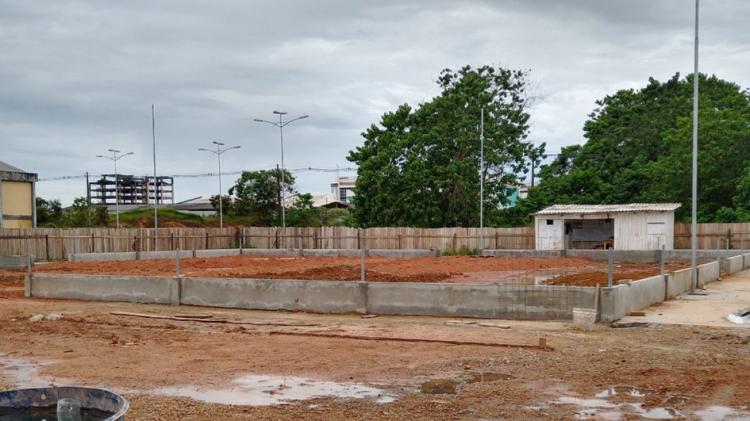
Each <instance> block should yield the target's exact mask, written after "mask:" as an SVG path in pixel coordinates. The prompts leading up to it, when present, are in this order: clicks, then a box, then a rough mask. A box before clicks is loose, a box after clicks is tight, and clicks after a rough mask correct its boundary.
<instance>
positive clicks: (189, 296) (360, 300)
mask: <svg viewBox="0 0 750 421" xmlns="http://www.w3.org/2000/svg"><path fill="white" fill-rule="evenodd" d="M364 298H365V297H364V294H363V293H362V286H361V284H360V283H359V282H337V281H286V280H265V279H227V278H214V279H205V278H201V279H198V278H183V279H182V299H181V303H182V304H189V305H199V306H208V307H229V308H244V309H253V310H289V311H311V312H318V313H364V312H365V299H364Z"/></svg>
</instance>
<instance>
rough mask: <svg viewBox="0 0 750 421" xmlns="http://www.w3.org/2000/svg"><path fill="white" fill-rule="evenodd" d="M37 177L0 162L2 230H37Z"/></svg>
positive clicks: (0, 222) (0, 225)
mask: <svg viewBox="0 0 750 421" xmlns="http://www.w3.org/2000/svg"><path fill="white" fill-rule="evenodd" d="M36 181H37V175H36V174H34V173H28V172H26V171H23V170H20V169H18V168H16V167H14V166H12V165H9V164H6V163H5V162H2V161H0V228H36Z"/></svg>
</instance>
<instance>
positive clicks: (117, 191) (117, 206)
mask: <svg viewBox="0 0 750 421" xmlns="http://www.w3.org/2000/svg"><path fill="white" fill-rule="evenodd" d="M112 156H113V158H112V161H114V162H115V225H116V226H117V228H118V229H119V228H120V176H119V175H117V152H116V151H113V152H112Z"/></svg>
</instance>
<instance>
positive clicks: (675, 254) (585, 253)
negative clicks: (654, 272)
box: [482, 249, 750, 263]
mask: <svg viewBox="0 0 750 421" xmlns="http://www.w3.org/2000/svg"><path fill="white" fill-rule="evenodd" d="M613 253H614V259H615V261H616V262H634V263H658V262H659V261H660V258H659V256H660V253H661V251H660V250H614V251H613ZM740 254H741V252H740V250H697V251H696V256H697V258H698V260H713V259H716V258H719V257H720V258H729V257H732V256H738V255H740ZM482 255H483V256H496V257H565V256H567V257H585V258H587V259H592V260H601V261H605V260H607V251H606V250H509V249H498V250H484V251H482ZM664 259H665V260H666V261H675V260H681V261H690V250H665V251H664ZM748 263H750V262H748Z"/></svg>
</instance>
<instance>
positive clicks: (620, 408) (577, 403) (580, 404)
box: [548, 386, 750, 421]
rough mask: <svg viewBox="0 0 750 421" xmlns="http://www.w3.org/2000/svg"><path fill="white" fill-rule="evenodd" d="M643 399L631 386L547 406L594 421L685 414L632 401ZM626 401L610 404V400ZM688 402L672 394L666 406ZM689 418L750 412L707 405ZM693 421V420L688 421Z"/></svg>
mask: <svg viewBox="0 0 750 421" xmlns="http://www.w3.org/2000/svg"><path fill="white" fill-rule="evenodd" d="M645 396H646V393H644V391H643V390H639V389H637V388H635V387H633V386H611V387H608V388H607V389H605V390H602V391H601V392H599V393H597V394H595V395H594V397H593V398H581V397H578V396H561V397H559V398H557V399H555V400H554V401H550V402H548V404H549V405H571V406H574V407H577V409H576V411H575V413H574V414H575V417H574V418H576V419H597V420H621V419H632V418H633V417H637V418H638V419H648V420H671V419H682V418H684V417H685V415H684V414H682V413H681V412H679V411H677V410H676V409H674V408H669V407H655V408H644V407H643V403H642V402H633V400H641V399H643V398H644V397H645ZM614 397H617V398H616V399H622V398H625V399H626V401H625V402H622V401H619V402H612V401H610V398H614ZM688 401H689V398H688V397H687V396H684V395H672V396H670V397H669V398H667V399H666V400H665V403H666V404H668V405H682V404H685V403H687V402H688ZM692 415H694V416H695V418H697V419H699V420H702V421H724V420H726V421H739V420H750V412H745V411H744V408H743V410H739V409H735V408H729V407H726V406H709V407H706V408H703V409H700V410H697V411H694V412H693V413H692ZM691 419H692V418H691Z"/></svg>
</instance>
